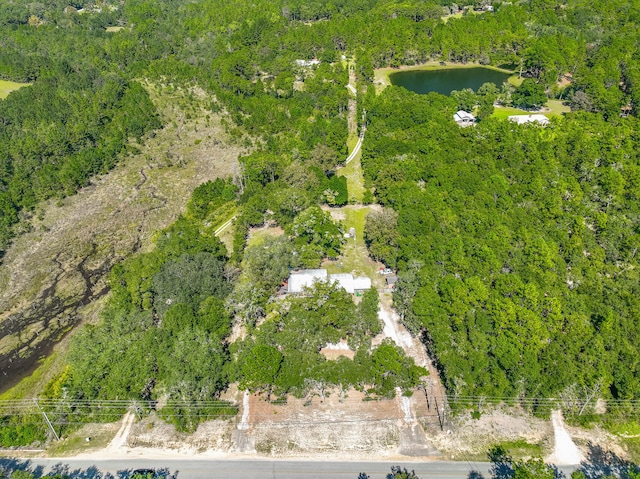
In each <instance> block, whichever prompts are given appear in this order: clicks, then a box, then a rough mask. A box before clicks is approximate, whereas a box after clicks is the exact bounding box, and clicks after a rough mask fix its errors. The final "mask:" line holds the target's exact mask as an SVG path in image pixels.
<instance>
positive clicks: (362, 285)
mask: <svg viewBox="0 0 640 479" xmlns="http://www.w3.org/2000/svg"><path fill="white" fill-rule="evenodd" d="M353 289H354V290H356V291H361V290H363V289H371V278H367V277H366V276H358V277H356V278H353Z"/></svg>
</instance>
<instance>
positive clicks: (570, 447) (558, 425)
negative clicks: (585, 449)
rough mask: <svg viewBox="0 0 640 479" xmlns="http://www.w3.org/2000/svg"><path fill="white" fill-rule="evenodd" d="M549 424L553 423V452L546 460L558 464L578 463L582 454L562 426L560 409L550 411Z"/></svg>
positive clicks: (581, 458) (582, 458) (581, 459)
mask: <svg viewBox="0 0 640 479" xmlns="http://www.w3.org/2000/svg"><path fill="white" fill-rule="evenodd" d="M551 424H552V425H553V437H554V446H553V454H552V455H551V456H550V457H549V458H547V462H549V463H552V464H557V465H559V466H562V465H575V464H580V463H581V462H582V461H583V460H584V456H583V455H582V453H581V452H580V450H579V449H578V447H577V446H576V445H575V444H574V442H573V440H572V439H571V436H569V433H568V432H567V430H566V429H565V428H564V421H563V419H562V412H561V411H553V412H552V413H551Z"/></svg>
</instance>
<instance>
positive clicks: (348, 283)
mask: <svg viewBox="0 0 640 479" xmlns="http://www.w3.org/2000/svg"><path fill="white" fill-rule="evenodd" d="M329 281H331V282H332V283H338V286H340V287H341V288H342V289H344V290H345V291H346V292H347V293H351V294H353V293H354V292H355V290H354V288H353V275H351V274H348V273H341V274H330V275H329Z"/></svg>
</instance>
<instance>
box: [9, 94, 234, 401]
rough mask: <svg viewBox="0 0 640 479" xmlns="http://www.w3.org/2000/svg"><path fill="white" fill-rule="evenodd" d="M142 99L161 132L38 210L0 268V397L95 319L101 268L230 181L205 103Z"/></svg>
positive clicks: (224, 147) (139, 247) (222, 138)
mask: <svg viewBox="0 0 640 479" xmlns="http://www.w3.org/2000/svg"><path fill="white" fill-rule="evenodd" d="M149 89H150V92H151V94H152V98H153V100H154V101H155V102H156V104H157V105H158V107H159V109H160V110H161V112H162V115H163V116H164V117H165V118H166V119H167V120H166V121H167V126H166V128H164V129H163V130H160V131H157V132H154V133H153V134H152V135H150V137H149V138H148V139H147V140H146V141H145V143H144V145H137V147H138V148H139V151H140V153H138V154H135V155H133V156H129V157H127V158H125V159H123V160H122V161H121V163H120V165H119V166H118V167H116V168H115V169H114V170H112V171H111V172H110V173H108V174H106V175H104V176H103V177H100V178H96V179H94V180H93V181H92V184H91V185H90V186H88V187H86V188H83V189H82V190H81V191H79V192H78V193H77V194H76V195H74V196H72V197H69V198H65V199H63V200H50V201H48V202H46V203H43V204H41V205H39V206H38V207H37V208H36V211H35V212H34V214H33V216H32V217H31V218H30V219H29V220H28V221H26V222H24V223H23V225H24V226H25V229H27V230H28V231H27V232H26V233H24V234H22V235H21V236H19V237H17V238H16V240H15V241H14V244H13V245H12V247H11V248H10V249H9V250H8V251H7V254H6V256H5V258H4V259H3V262H2V264H1V265H0V304H2V310H1V311H0V338H1V339H0V372H1V373H2V375H3V381H2V382H1V383H0V393H1V392H3V391H5V390H7V389H8V388H9V387H11V386H13V385H14V384H16V383H17V381H19V380H20V379H21V378H22V377H25V376H26V375H28V374H30V372H31V371H32V370H33V369H34V368H35V367H36V361H37V359H38V358H39V357H41V356H43V355H48V354H50V353H51V350H52V347H53V345H54V344H55V343H57V342H58V341H59V340H60V339H61V338H62V337H63V336H64V335H65V334H66V333H67V332H68V331H70V330H71V329H73V328H74V327H75V326H76V325H78V324H79V323H81V322H83V321H87V320H88V321H93V320H95V319H96V311H97V310H98V309H99V308H97V307H95V302H96V301H97V300H98V299H99V298H100V297H102V296H104V295H105V294H107V292H108V285H107V284H106V281H105V280H106V275H107V273H108V271H109V270H110V269H111V266H113V264H115V263H116V262H118V261H120V260H122V259H123V258H126V257H127V256H130V255H131V254H133V253H135V252H137V251H145V250H148V249H149V248H150V247H151V244H152V242H151V239H152V234H153V233H154V232H155V231H157V230H159V229H161V228H163V227H165V226H167V225H169V224H170V223H171V222H173V221H174V220H175V219H176V217H177V216H178V215H179V214H180V212H182V211H183V210H184V208H185V205H186V202H187V200H188V199H189V197H190V194H191V191H192V190H193V189H194V188H195V187H196V186H197V185H199V184H200V183H202V182H204V181H206V180H209V179H214V178H216V177H220V176H222V177H228V176H233V175H234V174H235V173H237V168H238V161H237V158H238V155H239V154H240V153H241V152H242V151H243V149H242V148H240V147H238V146H233V145H230V144H229V141H228V138H227V136H226V134H225V132H224V128H223V127H222V126H221V124H220V117H215V116H213V115H210V116H209V118H207V115H208V113H207V112H206V111H205V110H204V105H207V104H208V103H209V101H210V99H208V98H206V96H205V95H204V94H203V93H202V92H197V91H196V92H193V96H192V98H193V99H188V96H187V95H185V94H184V92H180V91H175V90H168V89H166V88H165V90H164V91H163V93H162V94H159V93H158V91H157V89H155V88H151V87H150V88H149ZM189 118H190V119H189ZM168 119H172V121H169V120H168Z"/></svg>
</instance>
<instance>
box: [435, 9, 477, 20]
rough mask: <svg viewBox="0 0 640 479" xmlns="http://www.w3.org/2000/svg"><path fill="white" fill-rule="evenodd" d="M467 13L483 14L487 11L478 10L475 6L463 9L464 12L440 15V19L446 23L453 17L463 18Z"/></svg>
mask: <svg viewBox="0 0 640 479" xmlns="http://www.w3.org/2000/svg"><path fill="white" fill-rule="evenodd" d="M465 13H466V14H467V15H482V14H483V13H485V12H484V11H481V12H476V11H475V10H474V9H473V8H469V9H467V10H465V11H462V12H458V13H452V14H451V15H444V16H442V17H440V19H441V20H442V21H443V22H444V23H447V22H448V21H449V20H450V19H452V18H462V17H463V16H464V15H465Z"/></svg>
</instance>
